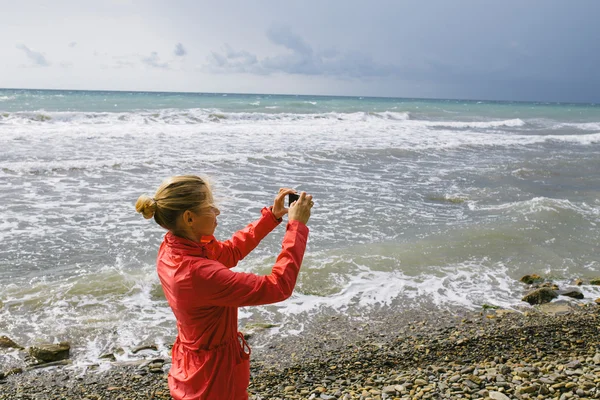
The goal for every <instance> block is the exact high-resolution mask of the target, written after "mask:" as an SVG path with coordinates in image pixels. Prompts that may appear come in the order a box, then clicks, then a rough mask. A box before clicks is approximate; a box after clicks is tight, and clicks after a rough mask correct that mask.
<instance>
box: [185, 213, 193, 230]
mask: <svg viewBox="0 0 600 400" xmlns="http://www.w3.org/2000/svg"><path fill="white" fill-rule="evenodd" d="M192 222H194V214H193V213H192V212H191V211H190V210H185V211H184V212H183V223H184V224H185V225H188V226H189V225H191V224H192Z"/></svg>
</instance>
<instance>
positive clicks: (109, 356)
mask: <svg viewBox="0 0 600 400" xmlns="http://www.w3.org/2000/svg"><path fill="white" fill-rule="evenodd" d="M98 358H99V359H100V360H108V361H117V358H116V357H115V355H114V354H113V353H107V354H102V355H101V356H100V357H98Z"/></svg>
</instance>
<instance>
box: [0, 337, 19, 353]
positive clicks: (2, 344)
mask: <svg viewBox="0 0 600 400" xmlns="http://www.w3.org/2000/svg"><path fill="white" fill-rule="evenodd" d="M2 348H4V349H8V348H13V349H19V350H22V349H23V347H21V346H19V345H18V344H16V343H15V342H14V341H13V340H12V339H11V338H9V337H8V336H0V349H2Z"/></svg>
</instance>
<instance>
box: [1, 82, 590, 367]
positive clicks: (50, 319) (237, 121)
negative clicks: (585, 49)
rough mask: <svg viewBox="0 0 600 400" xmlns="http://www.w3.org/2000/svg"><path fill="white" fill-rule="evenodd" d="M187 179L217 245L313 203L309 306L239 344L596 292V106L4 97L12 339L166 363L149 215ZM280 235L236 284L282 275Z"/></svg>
mask: <svg viewBox="0 0 600 400" xmlns="http://www.w3.org/2000/svg"><path fill="white" fill-rule="evenodd" d="M181 174H197V175H201V176H204V177H206V178H207V179H209V180H210V182H211V184H212V187H213V190H214V193H215V197H216V199H217V202H218V206H219V208H220V209H221V215H220V216H219V226H218V228H217V231H216V233H215V235H216V237H217V238H218V239H219V240H225V239H227V238H229V237H230V236H231V235H232V234H233V233H234V232H235V231H236V230H238V229H241V228H243V227H244V226H245V225H246V224H248V223H250V222H251V221H253V220H255V219H257V218H258V217H259V216H260V210H261V208H262V207H265V206H269V205H271V204H272V203H273V199H274V197H275V195H276V193H277V192H278V190H279V188H282V187H290V188H294V189H296V190H298V191H305V192H307V193H309V194H312V195H313V196H314V200H315V206H314V208H313V210H312V216H311V219H310V221H309V223H308V226H309V228H310V236H309V243H308V246H307V250H306V254H305V257H304V262H303V265H302V269H301V272H300V275H299V278H298V282H297V285H296V288H295V291H294V294H293V295H292V297H291V298H290V299H288V300H286V301H284V302H281V303H278V304H274V305H266V306H260V307H248V308H242V309H240V328H243V327H244V326H247V325H248V324H256V323H263V324H272V325H268V326H271V328H270V329H268V330H267V331H268V334H270V335H282V336H285V335H299V334H301V333H302V331H303V330H304V329H306V327H307V326H309V325H310V322H311V321H314V320H315V318H317V317H318V316H319V315H321V314H322V313H324V312H328V313H332V312H333V313H342V314H345V315H352V316H353V317H355V318H358V319H361V318H362V319H364V320H366V321H368V320H369V313H370V312H371V310H373V309H375V308H381V307H393V308H396V309H398V310H399V311H401V310H415V311H419V310H421V309H422V310H425V309H426V307H427V309H429V308H430V307H431V306H433V307H435V308H437V309H439V310H441V311H444V312H450V313H452V312H454V313H457V312H461V311H465V310H466V311H473V310H475V311H476V310H481V309H482V307H484V306H485V305H490V306H499V307H505V308H519V307H522V306H527V304H526V303H524V302H522V301H521V298H522V296H523V294H524V293H525V290H526V288H525V285H524V284H523V283H521V282H519V279H520V277H521V276H523V275H525V274H531V273H537V274H539V275H541V276H543V277H544V278H546V279H549V280H552V281H554V282H556V283H558V285H559V286H562V287H568V286H572V282H573V281H574V280H575V279H577V278H579V279H583V280H584V281H585V282H589V280H590V279H592V278H598V277H600V264H599V259H600V257H599V254H600V252H599V248H598V245H599V243H600V229H599V225H600V105H598V104H561V103H540V102H538V103H527V102H498V101H468V100H433V99H404V98H373V97H335V96H301V95H298V96H293V95H268V94H224V93H149V92H107V91H60V90H14V89H1V90H0V336H1V335H6V336H8V337H10V338H11V339H13V340H15V341H16V342H18V343H19V344H21V345H22V346H31V345H34V344H37V343H41V342H59V341H69V342H70V343H71V346H72V359H73V361H74V363H75V364H77V365H89V364H93V363H96V364H98V363H100V364H102V365H105V364H106V365H108V361H106V362H104V361H99V360H98V357H99V356H100V355H102V354H105V353H114V354H115V355H116V357H117V359H118V360H120V361H122V360H128V359H131V358H135V357H138V356H139V353H138V355H133V353H132V351H131V350H132V349H134V348H135V347H136V346H139V345H142V344H148V343H152V344H155V345H157V346H158V350H157V352H158V353H161V352H162V353H164V354H167V353H168V348H169V345H170V344H172V342H173V340H174V338H175V335H176V334H177V331H176V326H175V318H174V316H173V314H172V312H171V310H170V309H169V306H168V304H167V302H166V300H165V297H164V295H163V292H162V289H161V286H160V282H159V280H158V277H157V274H156V270H155V268H156V267H155V265H156V255H157V251H158V247H159V245H160V243H161V241H162V238H163V236H164V234H165V231H164V230H163V229H162V228H160V227H159V226H158V225H157V224H156V223H155V222H154V221H153V220H145V219H144V218H143V217H142V216H141V215H140V214H137V213H136V211H135V207H134V204H135V202H136V200H137V198H138V196H140V195H141V194H148V195H153V194H154V192H155V190H156V189H157V188H158V186H159V185H160V184H161V182H162V181H163V179H165V178H167V177H169V176H172V175H181ZM284 232H285V227H284V226H279V227H278V228H276V229H275V230H274V231H273V232H272V233H271V234H270V235H269V236H268V237H267V238H265V239H264V240H263V241H262V243H261V244H260V245H259V247H258V248H257V249H256V250H254V251H253V252H252V253H251V254H250V255H249V256H248V257H246V258H245V259H244V260H243V261H241V262H240V263H239V265H238V266H237V267H236V270H237V271H245V272H253V273H256V274H261V275H264V274H269V272H270V270H271V267H272V265H273V263H274V262H275V259H276V257H277V255H278V252H279V250H280V248H281V240H282V237H283V235H284ZM580 290H581V291H582V292H583V294H584V296H585V299H583V300H572V301H576V302H592V301H594V300H595V299H596V298H598V297H600V287H599V286H592V285H589V284H587V283H585V284H584V285H582V286H581V287H580ZM0 357H4V359H5V360H6V357H17V355H16V353H15V352H13V353H11V352H3V353H2V354H0ZM1 361H2V360H0V363H1Z"/></svg>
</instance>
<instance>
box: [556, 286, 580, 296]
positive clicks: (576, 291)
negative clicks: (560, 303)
mask: <svg viewBox="0 0 600 400" xmlns="http://www.w3.org/2000/svg"><path fill="white" fill-rule="evenodd" d="M558 294H559V296H566V297H571V298H573V299H583V293H581V290H579V289H577V288H567V289H563V290H559V291H558Z"/></svg>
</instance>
